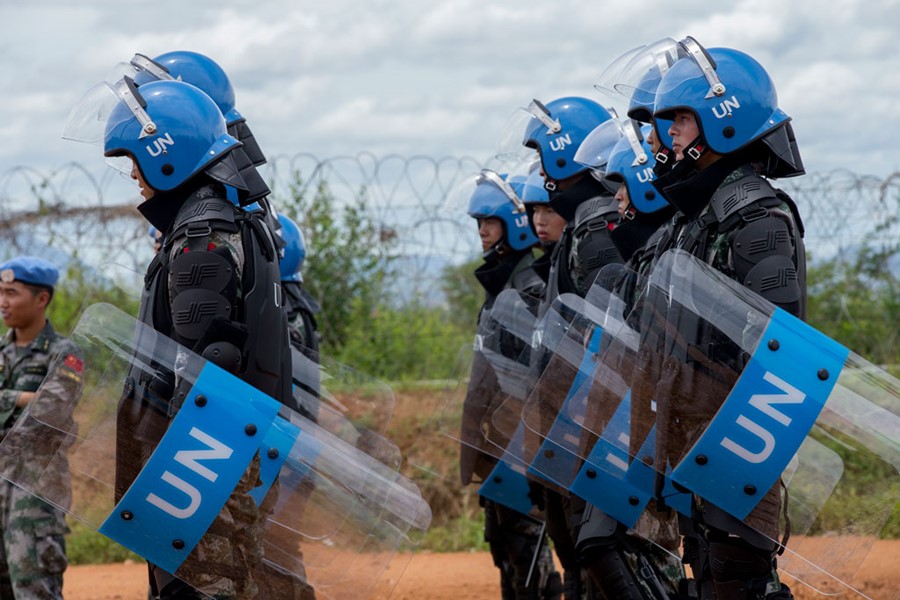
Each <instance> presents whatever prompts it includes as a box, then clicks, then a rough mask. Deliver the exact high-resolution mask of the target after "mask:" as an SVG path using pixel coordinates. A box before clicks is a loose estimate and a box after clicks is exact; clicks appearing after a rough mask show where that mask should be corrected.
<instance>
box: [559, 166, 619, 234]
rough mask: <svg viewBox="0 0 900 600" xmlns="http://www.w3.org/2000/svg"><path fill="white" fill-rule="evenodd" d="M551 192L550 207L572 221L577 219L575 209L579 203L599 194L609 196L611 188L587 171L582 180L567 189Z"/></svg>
mask: <svg viewBox="0 0 900 600" xmlns="http://www.w3.org/2000/svg"><path fill="white" fill-rule="evenodd" d="M549 194H550V208H552V209H553V210H555V211H556V212H557V213H558V214H559V216H561V217H562V218H563V219H565V220H566V222H568V223H571V222H572V221H574V220H575V211H576V210H577V209H578V205H579V204H581V203H582V202H584V201H585V200H589V199H590V198H596V197H597V196H609V195H610V194H609V190H607V189H606V187H605V186H604V185H603V184H602V183H600V182H599V181H597V180H596V179H595V178H594V177H592V176H591V175H590V174H589V173H585V174H584V175H583V176H582V177H581V179H580V180H578V181H577V182H575V183H574V184H572V186H571V187H569V188H567V189H566V190H565V191H559V190H558V189H557V190H552V191H549Z"/></svg>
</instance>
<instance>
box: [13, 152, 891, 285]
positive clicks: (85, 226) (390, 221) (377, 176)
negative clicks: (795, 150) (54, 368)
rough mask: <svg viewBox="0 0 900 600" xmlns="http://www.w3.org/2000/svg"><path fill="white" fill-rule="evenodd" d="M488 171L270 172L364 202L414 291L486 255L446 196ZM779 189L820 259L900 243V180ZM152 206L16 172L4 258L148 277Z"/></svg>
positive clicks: (273, 180) (280, 186) (411, 165)
mask: <svg viewBox="0 0 900 600" xmlns="http://www.w3.org/2000/svg"><path fill="white" fill-rule="evenodd" d="M481 166H482V165H481V163H480V162H479V161H478V160H476V159H474V158H468V157H462V158H459V157H441V158H436V157H429V156H399V155H387V156H380V157H379V156H375V155H372V154H369V153H361V154H357V155H355V156H337V157H328V158H321V157H318V156H316V155H314V154H308V153H300V154H296V155H294V156H278V157H275V158H274V159H273V160H271V161H270V162H269V163H268V164H267V165H265V166H264V167H263V169H262V171H263V175H264V177H265V178H266V180H267V182H268V183H269V185H270V187H271V189H272V192H273V198H274V199H275V204H276V206H278V203H279V198H283V197H285V196H286V195H288V194H290V193H297V192H299V193H312V192H313V191H314V190H315V189H317V187H318V186H320V185H325V186H327V188H328V189H329V190H330V192H331V193H332V194H333V196H334V197H335V198H336V199H337V200H338V202H350V201H352V200H355V199H360V198H361V199H362V201H363V203H364V206H365V208H366V210H367V211H368V212H369V217H370V218H371V220H372V221H373V222H376V223H378V224H380V226H381V227H382V230H383V231H384V232H385V235H390V236H393V237H394V238H395V242H396V248H395V250H396V252H395V254H396V257H397V258H399V259H401V260H403V261H406V262H408V263H409V265H411V267H412V268H411V270H410V271H409V273H408V275H409V277H408V278H407V279H408V280H407V282H405V283H403V285H404V286H406V287H407V288H410V290H413V291H415V290H419V291H421V290H422V289H427V288H428V287H430V286H433V284H434V278H435V277H438V276H439V275H440V269H441V268H443V266H446V265H449V264H458V263H460V262H464V261H467V260H471V259H473V258H476V257H477V256H478V252H479V243H478V236H477V232H476V226H475V224H474V223H473V221H472V220H471V219H470V218H468V217H467V215H465V214H461V213H459V212H457V213H456V214H454V213H453V212H451V211H450V210H449V209H448V207H447V206H446V200H447V196H448V193H449V192H450V190H452V189H453V186H454V185H455V184H456V183H457V182H458V181H459V180H460V177H461V176H464V175H466V174H469V173H472V172H476V171H477V170H478V169H480V168H481ZM777 185H778V186H779V187H781V188H782V189H784V190H785V191H787V192H788V193H789V194H790V195H791V196H792V197H793V198H794V199H795V201H796V202H797V205H798V206H799V209H800V213H801V215H802V216H803V220H804V223H805V227H806V248H807V251H808V252H809V253H810V255H811V256H812V258H813V259H814V260H816V259H823V258H829V257H833V256H838V255H842V254H846V253H848V252H853V251H854V249H855V248H857V247H859V246H860V244H861V243H862V242H863V241H866V242H869V243H870V244H871V243H884V244H891V243H894V242H895V241H896V240H897V239H898V237H897V233H898V224H897V213H898V211H897V208H898V204H900V173H894V174H892V175H890V176H888V177H885V178H880V177H875V176H869V175H860V174H857V173H853V172H850V171H845V170H836V171H830V172H827V173H812V174H808V175H806V176H803V177H799V178H795V179H786V180H781V181H779V182H777ZM292 186H293V187H292ZM140 202H141V199H140V197H139V196H138V194H137V188H136V187H135V185H134V183H133V182H131V181H130V180H127V179H126V178H124V177H121V176H119V175H118V174H117V173H116V172H115V171H113V170H112V169H105V168H104V167H102V166H97V167H96V168H88V167H86V166H84V165H81V164H79V163H70V164H67V165H64V166H62V167H60V168H57V169H55V170H52V171H49V172H43V171H39V170H36V169H33V168H30V167H27V166H18V167H14V168H9V169H7V170H5V171H3V172H2V173H0V243H2V251H0V254H3V255H7V256H8V255H12V254H19V253H26V252H28V253H32V254H39V255H49V256H48V257H49V258H54V259H57V260H62V261H63V262H65V261H66V260H68V259H70V258H73V257H74V258H78V259H80V260H82V261H85V262H88V263H91V262H94V261H96V260H103V261H118V262H121V263H123V264H127V265H129V266H131V267H133V268H134V269H135V270H136V271H141V270H142V268H143V267H144V266H145V265H146V263H147V261H148V260H149V258H150V256H151V246H150V243H149V238H148V237H147V236H146V232H147V225H146V222H145V221H144V220H143V219H142V217H141V215H140V214H139V213H138V212H137V210H136V206H137V205H138V204H139V203H140ZM309 260H315V257H313V256H310V257H309Z"/></svg>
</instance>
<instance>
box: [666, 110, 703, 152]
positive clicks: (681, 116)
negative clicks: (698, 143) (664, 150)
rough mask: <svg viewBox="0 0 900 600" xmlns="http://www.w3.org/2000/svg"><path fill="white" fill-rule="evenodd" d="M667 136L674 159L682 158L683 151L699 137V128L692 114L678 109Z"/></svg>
mask: <svg viewBox="0 0 900 600" xmlns="http://www.w3.org/2000/svg"><path fill="white" fill-rule="evenodd" d="M669 135H671V136H672V150H674V151H675V158H676V159H677V160H681V159H682V158H684V149H685V148H687V147H688V146H689V145H690V144H691V142H693V141H694V140H696V139H697V138H698V137H699V136H700V128H699V127H698V126H697V119H696V118H695V117H694V113H693V112H692V111H689V110H683V109H678V110H676V111H675V120H674V121H673V122H672V126H671V127H669Z"/></svg>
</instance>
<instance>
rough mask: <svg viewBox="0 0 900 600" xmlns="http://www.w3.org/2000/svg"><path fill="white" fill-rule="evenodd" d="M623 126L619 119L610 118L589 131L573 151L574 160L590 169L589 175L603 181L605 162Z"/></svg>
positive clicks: (618, 138) (619, 137)
mask: <svg viewBox="0 0 900 600" xmlns="http://www.w3.org/2000/svg"><path fill="white" fill-rule="evenodd" d="M623 130H624V126H623V124H622V122H621V121H619V120H616V119H610V120H608V121H604V122H603V123H601V124H600V125H598V126H597V127H596V128H595V129H594V130H593V131H591V132H590V133H589V134H588V136H587V137H586V138H584V141H583V142H581V145H580V146H579V147H578V151H577V152H576V153H575V162H577V163H578V164H581V165H584V166H586V167H588V168H589V169H590V170H591V175H592V176H593V177H594V178H595V179H597V180H598V181H603V177H604V175H605V174H606V163H607V162H609V157H610V155H611V154H612V150H613V148H614V147H615V145H616V143H617V142H618V141H619V140H620V139H621V137H622V132H623Z"/></svg>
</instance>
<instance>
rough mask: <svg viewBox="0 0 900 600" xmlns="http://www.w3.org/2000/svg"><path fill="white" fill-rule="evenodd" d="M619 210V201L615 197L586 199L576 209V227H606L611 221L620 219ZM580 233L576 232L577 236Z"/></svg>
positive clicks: (577, 228)
mask: <svg viewBox="0 0 900 600" xmlns="http://www.w3.org/2000/svg"><path fill="white" fill-rule="evenodd" d="M618 212H619V210H618V203H617V202H616V199H615V198H613V197H612V196H595V197H594V198H591V199H590V200H585V201H584V202H582V203H581V204H579V205H578V208H576V209H575V223H574V225H575V229H576V230H581V229H582V227H588V228H590V229H594V228H600V227H602V228H603V229H606V226H607V224H608V223H609V222H610V221H616V220H617V219H618V217H617V215H618ZM578 233H579V232H576V234H575V235H576V237H577V236H578Z"/></svg>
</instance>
